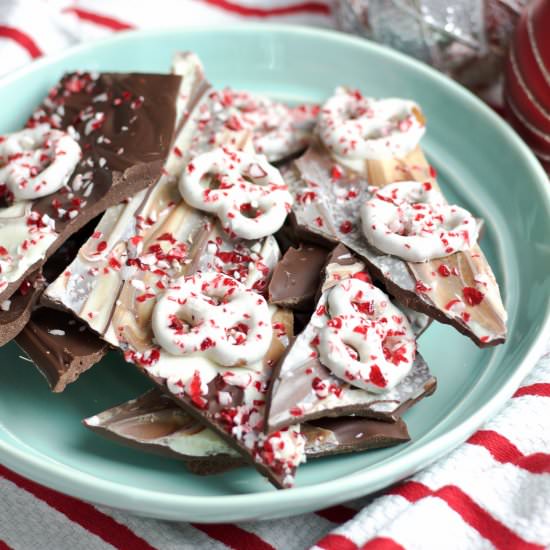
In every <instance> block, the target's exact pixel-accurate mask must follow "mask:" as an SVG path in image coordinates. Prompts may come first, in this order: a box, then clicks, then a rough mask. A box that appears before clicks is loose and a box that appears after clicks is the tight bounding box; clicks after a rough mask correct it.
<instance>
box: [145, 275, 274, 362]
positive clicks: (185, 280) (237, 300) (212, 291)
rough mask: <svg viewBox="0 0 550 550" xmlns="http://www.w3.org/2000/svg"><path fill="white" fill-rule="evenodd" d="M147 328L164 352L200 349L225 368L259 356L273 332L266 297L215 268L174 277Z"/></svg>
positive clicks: (265, 349) (199, 350)
mask: <svg viewBox="0 0 550 550" xmlns="http://www.w3.org/2000/svg"><path fill="white" fill-rule="evenodd" d="M152 328H153V333H154V335H155V338H156V341H157V343H158V344H160V345H161V346H162V348H163V349H164V350H166V351H167V352H168V353H170V354H172V355H187V354H192V353H197V352H200V353H201V354H203V355H204V356H206V357H208V358H209V359H211V360H212V361H215V362H216V363H218V364H220V365H222V366H227V367H229V366H239V365H244V364H248V363H253V362H254V361H258V360H259V359H261V358H262V357H263V356H264V355H265V353H266V352H267V350H268V348H269V346H270V344H271V336H272V329H271V322H270V315H269V309H268V306H267V302H266V301H265V299H264V298H263V297H262V296H260V295H259V294H256V293H255V292H254V291H252V290H248V289H247V288H246V287H245V286H244V285H242V284H241V283H239V282H238V281H236V280H235V279H233V278H232V277H228V276H227V275H224V274H222V273H214V272H212V273H201V272H199V273H197V274H195V275H192V276H188V277H180V278H179V279H176V280H175V281H174V283H173V284H172V285H171V286H170V287H169V288H168V289H167V290H166V292H165V293H164V294H163V295H162V296H161V297H160V298H159V299H158V301H157V303H156V304H155V307H154V310H153V318H152Z"/></svg>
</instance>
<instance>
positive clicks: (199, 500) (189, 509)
mask: <svg viewBox="0 0 550 550" xmlns="http://www.w3.org/2000/svg"><path fill="white" fill-rule="evenodd" d="M217 30H218V31H225V32H227V31H231V32H234V33H236V34H238V33H248V34H262V33H272V34H273V33H274V34H280V35H281V36H282V37H284V35H285V34H286V35H290V34H292V35H298V36H301V37H303V38H304V40H307V39H313V40H321V41H325V42H327V43H330V42H331V41H332V42H333V43H339V44H340V45H347V46H349V47H350V48H356V49H357V48H359V49H363V50H365V51H370V53H375V54H376V55H379V56H382V57H383V58H385V59H387V60H388V61H389V62H392V61H396V62H398V64H406V65H409V66H410V67H412V68H414V70H415V71H416V72H418V73H422V74H423V75H424V76H425V77H426V79H427V80H428V81H432V82H434V83H435V84H437V86H440V87H443V88H446V91H447V92H449V93H450V94H452V95H454V96H455V97H456V99H457V101H461V102H463V103H465V104H466V105H467V106H468V108H470V109H472V110H475V111H476V113H477V114H478V115H479V117H481V119H482V120H483V121H484V122H485V123H486V124H488V125H491V126H493V127H494V129H495V131H497V132H499V133H500V134H501V136H502V137H503V138H504V139H505V140H506V141H507V142H508V145H509V147H510V148H511V149H515V152H516V153H517V154H519V155H520V156H521V157H522V160H523V161H524V162H525V165H526V174H525V175H526V176H527V177H529V178H530V179H531V180H532V181H533V182H534V185H535V190H536V193H537V194H538V197H536V198H537V199H538V200H540V201H541V207H542V208H543V209H544V210H545V211H546V212H547V213H548V212H550V184H549V183H548V179H547V176H546V174H545V173H544V171H543V170H542V168H541V166H540V164H539V163H538V162H537V160H536V158H535V157H534V156H533V154H532V153H531V151H530V150H529V149H528V148H527V146H526V145H525V144H524V143H523V142H522V141H521V139H520V138H519V137H518V136H517V135H516V134H515V133H514V132H513V130H511V128H510V127H509V126H508V125H507V124H506V123H505V122H503V121H502V120H501V119H500V118H499V117H498V116H497V115H496V114H495V113H493V112H492V111H491V110H490V109H489V108H487V107H486V106H485V105H484V104H483V103H482V102H481V101H479V100H478V99H477V98H476V97H475V96H473V95H472V94H471V93H469V92H468V91H467V90H465V89H464V88H462V87H461V86H459V85H458V84H456V83H454V82H453V81H451V80H450V79H448V78H446V77H444V76H442V75H441V74H440V73H438V72H436V71H434V70H433V69H431V68H430V67H428V66H426V65H424V64H422V63H419V62H417V61H415V60H413V59H411V58H409V57H406V56H404V55H402V54H400V53H398V52H395V51H393V50H390V49H387V48H385V47H383V46H380V45H377V44H374V43H371V42H368V41H365V40H362V39H358V38H355V37H352V36H349V35H344V34H341V33H338V32H334V31H327V30H320V29H315V28H308V27H300V26H286V25H272V24H257V25H249V24H247V25H235V26H233V27H232V28H230V29H229V28H228V27H227V26H223V27H215V26H208V27H204V28H199V29H192V30H182V29H170V30H153V31H138V32H135V31H132V32H125V33H120V34H117V35H115V36H113V37H110V38H108V39H106V40H102V41H99V42H95V43H91V44H84V45H80V46H77V47H74V48H71V49H69V50H67V51H65V52H62V53H59V54H56V55H52V56H49V57H46V58H44V59H41V60H38V61H36V62H34V63H32V64H30V65H28V66H26V67H24V68H23V69H20V70H19V71H16V72H15V73H13V74H12V75H9V76H7V77H5V78H3V79H1V80H0V88H1V87H2V86H5V85H7V84H9V83H13V82H14V81H17V79H19V78H21V77H23V76H25V75H28V74H29V73H32V72H33V71H36V70H38V69H40V68H42V67H44V66H48V65H50V64H52V63H55V62H57V61H60V60H64V59H66V60H69V59H70V58H72V57H76V56H78V54H80V53H84V52H89V51H93V49H94V48H95V47H96V46H98V45H101V46H106V45H108V46H111V47H113V48H116V47H117V46H119V45H121V44H122V43H124V42H126V41H129V42H131V41H134V40H139V39H143V40H153V39H155V38H158V39H162V37H163V36H169V35H173V34H174V33H177V34H178V35H185V36H186V38H189V37H190V36H193V35H197V34H201V33H210V34H213V33H215V32H216V31H217ZM540 321H541V323H540V326H539V330H538V331H537V332H536V334H531V335H530V338H531V343H530V347H529V348H528V350H527V351H526V353H525V354H524V355H523V358H522V360H521V362H519V363H518V364H517V366H516V368H515V370H514V371H513V372H511V373H510V376H509V377H508V379H507V380H506V381H504V382H503V383H502V384H501V386H500V387H499V388H498V389H497V390H496V391H494V393H493V394H492V396H491V397H490V398H489V399H488V400H487V401H486V402H485V403H484V404H482V405H481V406H478V407H477V408H475V410H474V411H473V412H472V413H471V414H469V415H468V416H467V417H466V418H465V419H464V420H463V421H462V422H460V423H459V424H458V425H456V426H455V427H454V428H452V429H450V430H449V431H446V432H445V433H442V434H439V435H438V436H437V437H435V439H432V440H430V441H427V442H424V444H423V445H422V446H420V447H417V448H415V449H412V450H410V451H406V452H404V453H401V454H400V455H398V456H395V457H390V458H389V459H386V460H382V461H381V462H379V463H377V464H375V465H374V466H373V467H369V468H367V469H365V470H359V471H357V472H354V473H353V474H349V475H346V476H343V477H339V478H337V479H334V480H332V481H328V482H324V483H320V484H317V485H312V486H307V487H298V488H295V489H292V490H286V491H276V492H275V491H268V492H262V493H251V494H242V495H231V496H194V495H177V494H167V493H163V492H159V491H152V490H144V489H140V488H138V487H131V486H129V485H125V484H120V483H115V482H112V481H108V480H104V479H101V478H99V477H95V476H93V475H90V474H87V473H85V472H80V471H77V470H73V469H70V468H68V467H67V466H65V465H64V464H60V463H58V462H56V461H54V460H52V459H45V457H44V456H36V455H34V454H33V453H30V452H25V451H24V450H21V449H19V448H16V447H15V446H14V445H11V444H10V442H9V439H6V432H5V429H4V428H3V426H2V419H1V418H0V460H1V461H2V463H3V464H5V465H6V466H7V467H8V468H11V469H12V470H14V471H16V472H18V473H20V474H22V475H24V476H27V477H29V478H31V479H33V480H35V481H37V482H39V483H42V484H44V485H46V486H48V487H51V488H53V489H56V490H59V491H62V492H64V493H67V494H70V495H72V496H75V497H78V498H82V499H84V500H88V501H91V502H93V503H96V504H102V505H107V506H113V507H116V508H120V509H123V510H127V511H130V512H133V513H137V514H140V515H144V516H150V517H157V518H163V519H169V520H187V521H204V522H216V523H217V522H220V521H238V520H241V519H249V518H254V519H267V518H276V517H284V516H289V515H293V514H296V513H303V512H306V511H311V510H315V509H318V508H320V507H325V506H328V505H332V504H336V503H338V502H343V501H345V500H350V499H353V498H357V497H360V496H363V495H365V494H369V493H373V492H375V491H377V490H380V489H382V488H384V487H386V486H388V485H389V484H391V483H393V482H395V481H396V480H398V479H402V478H403V477H406V476H408V475H410V474H412V473H414V472H416V471H418V470H419V469H421V468H423V467H425V466H427V465H428V464H430V463H431V462H433V461H434V460H436V459H437V458H439V457H441V456H442V455H444V454H446V453H447V452H449V451H450V450H452V449H453V448H455V447H456V446H457V445H459V444H460V443H461V442H463V441H464V440H465V439H466V438H467V437H468V436H469V435H470V434H471V433H473V432H474V431H475V430H476V429H477V428H478V427H479V426H480V425H481V424H482V423H483V422H484V421H485V420H487V419H488V418H489V417H491V415H494V414H495V413H496V412H497V411H498V409H499V408H500V407H501V406H502V404H503V403H504V402H505V400H506V399H507V398H509V397H510V396H511V394H512V393H513V391H514V390H515V389H516V388H517V386H518V385H519V383H520V382H521V380H522V379H523V378H524V377H525V376H526V374H527V373H528V372H529V371H530V370H531V368H532V367H533V365H534V363H535V361H536V359H538V357H539V356H540V355H541V353H542V352H543V349H544V346H545V342H546V339H547V338H548V336H549V335H550V302H549V300H548V299H547V300H546V307H545V312H544V314H543V318H542V319H541V320H540ZM481 376H482V377H483V374H482V375H481ZM437 428H439V425H438V426H436V427H435V428H434V429H433V430H431V431H432V432H433V431H436V430H437ZM429 433H430V432H428V434H424V437H426V436H427V435H429Z"/></svg>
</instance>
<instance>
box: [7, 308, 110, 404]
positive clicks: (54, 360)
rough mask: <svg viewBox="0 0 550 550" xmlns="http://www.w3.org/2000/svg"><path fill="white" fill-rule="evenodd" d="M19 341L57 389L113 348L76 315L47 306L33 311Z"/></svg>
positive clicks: (17, 338)
mask: <svg viewBox="0 0 550 550" xmlns="http://www.w3.org/2000/svg"><path fill="white" fill-rule="evenodd" d="M15 341H16V342H17V345H18V346H19V347H20V348H21V349H22V350H23V351H24V352H25V353H26V354H27V355H28V356H29V357H30V358H31V359H32V360H33V362H34V364H35V366H36V367H37V368H38V370H39V371H40V372H41V373H42V374H43V375H44V377H45V378H46V380H47V381H48V384H49V385H50V388H51V390H52V391H53V392H56V393H57V392H62V391H63V390H64V389H65V387H66V386H67V385H68V384H70V383H72V382H74V381H75V380H76V379H77V378H78V377H79V376H80V375H81V374H82V373H83V372H85V371H87V370H88V369H89V368H91V367H93V366H94V365H95V364H96V363H97V362H98V361H100V360H101V359H102V358H103V357H104V356H105V354H106V353H107V351H108V349H109V347H108V345H107V344H106V343H105V342H103V341H102V340H100V339H99V338H98V337H97V336H96V335H95V334H94V333H93V332H91V331H90V330H89V329H88V327H87V326H86V324H85V323H83V322H82V321H80V320H79V319H75V318H74V316H73V315H71V314H69V313H65V312H63V311H57V310H53V309H50V308H44V307H41V308H38V309H37V310H35V311H34V312H33V314H32V315H31V318H30V320H29V322H28V323H27V325H26V326H25V328H24V329H23V330H22V331H21V332H20V333H19V334H18V336H17V337H16V339H15Z"/></svg>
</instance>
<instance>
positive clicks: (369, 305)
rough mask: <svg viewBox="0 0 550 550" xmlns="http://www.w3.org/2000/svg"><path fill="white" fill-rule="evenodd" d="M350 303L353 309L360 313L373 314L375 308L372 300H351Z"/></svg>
mask: <svg viewBox="0 0 550 550" xmlns="http://www.w3.org/2000/svg"><path fill="white" fill-rule="evenodd" d="M351 305H352V307H353V309H354V310H355V311H357V312H358V313H362V314H363V315H369V316H372V315H374V314H375V312H376V309H375V307H374V300H367V301H366V302H360V301H356V300H353V301H352V302H351Z"/></svg>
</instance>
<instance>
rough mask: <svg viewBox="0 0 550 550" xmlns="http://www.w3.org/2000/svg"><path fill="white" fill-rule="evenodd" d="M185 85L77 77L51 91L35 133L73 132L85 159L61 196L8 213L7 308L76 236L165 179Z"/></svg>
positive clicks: (160, 79)
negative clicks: (41, 128) (42, 129)
mask: <svg viewBox="0 0 550 550" xmlns="http://www.w3.org/2000/svg"><path fill="white" fill-rule="evenodd" d="M180 80H181V78H180V77H179V76H176V75H153V74H137V73H130V74H108V73H106V74H91V73H72V74H68V75H66V76H64V77H63V78H62V79H61V81H60V82H59V84H57V85H56V86H55V87H54V88H53V89H52V90H51V91H50V93H49V95H48V97H47V98H46V100H45V101H44V103H43V104H42V106H41V107H39V108H38V109H37V110H36V111H35V112H34V114H33V115H32V116H31V118H30V120H29V126H31V127H32V126H37V125H40V124H48V125H50V126H51V127H53V128H56V129H57V128H58V129H62V130H67V131H69V132H70V134H71V136H72V137H73V138H74V139H76V141H77V142H78V143H79V145H80V148H81V150H82V158H81V160H80V161H79V162H78V164H77V166H76V169H75V170H74V172H73V174H72V176H71V178H70V180H69V181H68V183H67V184H66V185H65V186H64V187H62V188H61V189H60V190H59V191H56V192H55V193H52V194H50V195H47V196H45V197H42V198H38V199H35V200H32V201H22V202H17V203H15V204H13V205H12V206H10V207H8V208H2V209H0V241H2V244H3V245H4V248H5V249H7V251H8V253H9V255H10V256H9V257H10V266H9V269H8V270H6V269H3V272H2V275H1V276H0V302H3V301H4V300H6V299H8V298H9V297H10V296H11V295H12V294H13V293H14V292H15V291H16V290H17V288H19V286H20V284H21V282H22V280H23V279H24V278H25V277H27V276H28V275H29V274H30V273H32V272H34V271H36V270H37V269H38V268H39V267H40V266H41V265H42V264H43V263H44V262H45V261H46V259H47V257H49V256H51V255H52V254H53V252H54V251H55V250H56V249H57V248H59V246H60V245H61V244H62V243H63V242H65V241H66V240H67V238H68V237H69V236H70V235H72V234H73V233H75V232H76V231H77V230H78V229H80V228H81V227H83V226H84V225H85V224H86V223H87V222H88V221H90V220H91V219H92V218H94V217H95V216H97V215H98V214H100V213H102V212H103V211H104V210H106V209H107V208H108V207H109V206H111V205H113V204H116V203H118V202H120V201H122V200H123V199H125V198H127V197H128V196H130V195H132V194H133V193H135V192H136V191H138V190H140V189H143V188H145V187H147V186H149V185H151V184H152V183H153V182H154V181H155V180H156V179H157V178H158V177H159V175H160V171H161V169H162V165H163V163H164V160H165V158H166V155H167V154H168V152H169V149H170V144H171V142H172V137H173V133H174V124H175V117H176V98H177V94H178V88H179V84H180ZM25 242H31V243H33V242H34V244H32V245H31V246H28V247H25V246H23V244H24V243H25ZM20 246H21V247H22V248H21V249H20V248H19V247H20ZM20 250H22V251H23V252H21V251H20Z"/></svg>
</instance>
